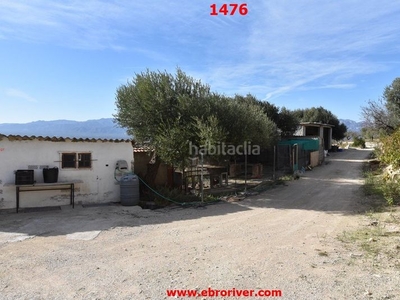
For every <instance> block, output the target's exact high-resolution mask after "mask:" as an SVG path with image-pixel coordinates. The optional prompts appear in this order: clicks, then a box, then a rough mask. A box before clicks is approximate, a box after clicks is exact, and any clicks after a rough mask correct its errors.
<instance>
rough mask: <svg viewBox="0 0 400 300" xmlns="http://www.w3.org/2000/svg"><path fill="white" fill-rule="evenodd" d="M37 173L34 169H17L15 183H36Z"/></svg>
mask: <svg viewBox="0 0 400 300" xmlns="http://www.w3.org/2000/svg"><path fill="white" fill-rule="evenodd" d="M34 183H35V174H34V172H33V170H17V171H16V172H15V185H21V184H34Z"/></svg>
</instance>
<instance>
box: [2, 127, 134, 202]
mask: <svg viewBox="0 0 400 300" xmlns="http://www.w3.org/2000/svg"><path fill="white" fill-rule="evenodd" d="M120 160H124V161H126V162H127V166H128V169H127V171H129V168H130V166H132V165H133V147H132V142H131V141H130V140H112V139H81V138H79V139H77V138H61V137H42V136H31V137H28V136H20V135H2V134H0V209H9V208H15V207H16V198H17V193H16V190H17V185H16V174H15V172H16V171H17V170H33V171H27V172H28V173H29V174H32V173H33V174H34V180H35V182H36V187H38V186H40V185H41V184H42V183H44V179H43V169H44V168H54V167H57V168H58V181H57V183H74V199H75V204H77V203H82V204H85V203H106V202H119V201H120V199H119V198H120V186H119V183H118V181H117V180H116V179H115V177H117V178H118V176H120V175H121V174H118V171H117V172H116V164H117V161H120ZM54 185H55V184H53V186H54ZM43 186H45V187H46V186H51V184H49V185H46V184H44V185H43ZM25 187H26V186H25ZM70 192H71V195H72V191H68V190H62V189H59V190H57V189H54V190H43V191H38V190H35V191H25V192H21V193H19V206H20V207H21V208H25V207H42V206H58V205H67V204H69V199H70Z"/></svg>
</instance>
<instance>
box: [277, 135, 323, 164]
mask: <svg viewBox="0 0 400 300" xmlns="http://www.w3.org/2000/svg"><path fill="white" fill-rule="evenodd" d="M323 160H324V150H323V144H322V139H321V138H320V137H300V136H294V137H290V138H285V139H283V140H281V141H279V143H278V151H277V169H278V170H281V171H284V172H295V171H297V170H301V169H302V168H307V167H308V166H313V167H314V166H317V165H319V164H321V163H322V162H323Z"/></svg>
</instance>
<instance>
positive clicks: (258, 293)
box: [167, 288, 282, 298]
mask: <svg viewBox="0 0 400 300" xmlns="http://www.w3.org/2000/svg"><path fill="white" fill-rule="evenodd" d="M167 296H168V297H188V298H191V297H193V298H195V297H210V298H211V297H282V291H281V290H241V289H235V288H233V289H229V290H217V289H212V288H208V289H206V290H167Z"/></svg>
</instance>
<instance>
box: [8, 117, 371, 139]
mask: <svg viewBox="0 0 400 300" xmlns="http://www.w3.org/2000/svg"><path fill="white" fill-rule="evenodd" d="M339 121H340V122H342V123H344V124H345V125H346V126H347V130H348V131H353V132H361V128H362V127H363V122H356V121H353V120H348V119H339ZM0 134H5V135H22V136H23V135H28V136H32V135H35V136H50V137H53V136H55V137H70V138H73V137H74V138H103V139H129V138H130V136H129V135H128V134H127V133H126V129H124V128H121V127H118V126H117V124H115V123H114V121H113V119H112V118H104V119H98V120H89V121H83V122H78V121H68V120H55V121H36V122H30V123H25V124H17V123H3V124H0Z"/></svg>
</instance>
